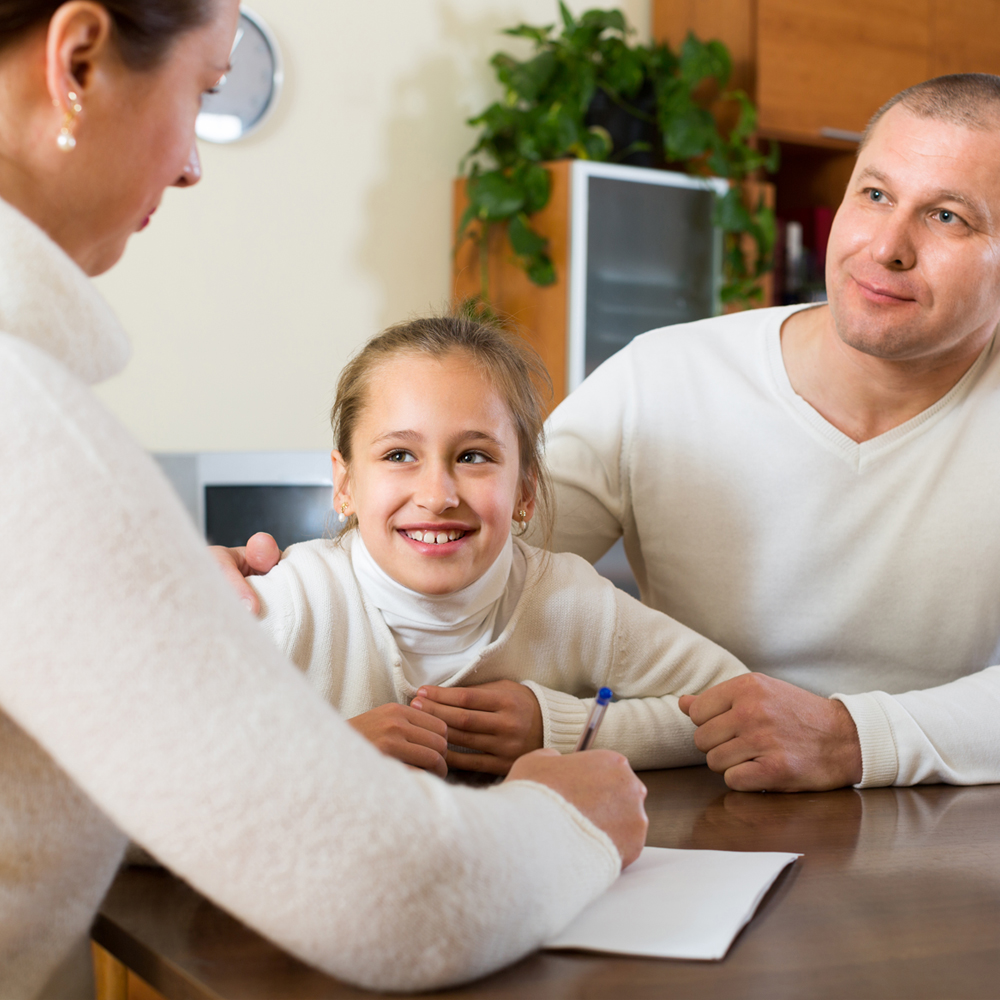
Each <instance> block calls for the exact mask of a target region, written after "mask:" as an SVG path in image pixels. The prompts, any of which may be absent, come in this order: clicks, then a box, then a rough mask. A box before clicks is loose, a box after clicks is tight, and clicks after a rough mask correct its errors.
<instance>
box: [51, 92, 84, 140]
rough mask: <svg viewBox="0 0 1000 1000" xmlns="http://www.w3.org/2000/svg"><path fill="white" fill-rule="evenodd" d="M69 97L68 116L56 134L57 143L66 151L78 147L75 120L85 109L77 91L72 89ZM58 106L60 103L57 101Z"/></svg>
mask: <svg viewBox="0 0 1000 1000" xmlns="http://www.w3.org/2000/svg"><path fill="white" fill-rule="evenodd" d="M66 96H67V98H69V108H68V109H67V111H66V117H65V118H64V119H63V123H62V128H61V129H59V135H57V136H56V145H57V146H58V147H59V148H60V149H61V150H62V151H63V152H64V153H70V152H72V151H73V150H74V149H75V148H76V137H75V136H74V135H73V122H74V120H75V119H76V116H77V115H78V114H79V113H80V112H81V111H83V105H82V104H81V103H80V101H79V98H78V97H77V94H76V92H75V91H73V90H71V91H70V92H69V93H68V94H67V95H66ZM57 106H58V103H57Z"/></svg>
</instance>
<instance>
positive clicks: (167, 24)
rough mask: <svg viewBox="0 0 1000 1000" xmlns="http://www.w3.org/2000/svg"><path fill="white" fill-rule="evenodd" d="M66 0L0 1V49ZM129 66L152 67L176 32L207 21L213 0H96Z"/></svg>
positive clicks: (35, 24)
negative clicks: (103, 11)
mask: <svg viewBox="0 0 1000 1000" xmlns="http://www.w3.org/2000/svg"><path fill="white" fill-rule="evenodd" d="M64 2H65V0H0V49H3V48H4V47H6V46H7V45H10V44H11V43H12V42H15V41H17V39H18V38H20V37H21V36H22V35H24V34H25V32H27V31H29V30H30V29H32V28H34V27H36V26H38V25H41V24H43V23H46V22H48V21H49V20H50V19H51V18H52V15H53V14H54V13H55V12H56V11H57V10H58V9H59V8H60V7H61V6H62V5H63V3H64ZM99 2H100V4H101V6H102V7H104V8H105V9H106V10H107V12H108V13H109V14H110V15H111V20H112V22H113V23H114V27H115V36H116V41H117V42H118V50H119V52H120V53H121V57H122V59H123V60H124V62H125V65H126V66H128V67H129V68H130V69H138V70H143V69H153V68H155V67H156V66H157V64H158V63H160V62H161V60H162V59H163V57H164V56H165V55H166V54H167V52H168V50H169V49H170V46H171V45H172V44H173V42H174V41H175V40H176V39H177V37H178V36H179V35H183V34H184V33H185V32H187V31H190V30H191V29H193V28H198V27H200V26H201V25H203V24H206V23H207V22H208V21H209V20H210V19H211V17H212V14H213V12H214V10H215V0H99Z"/></svg>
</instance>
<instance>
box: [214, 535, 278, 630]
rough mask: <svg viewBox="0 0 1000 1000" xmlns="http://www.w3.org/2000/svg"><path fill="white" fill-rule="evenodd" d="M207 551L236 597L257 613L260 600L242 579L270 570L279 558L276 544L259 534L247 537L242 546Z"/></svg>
mask: <svg viewBox="0 0 1000 1000" xmlns="http://www.w3.org/2000/svg"><path fill="white" fill-rule="evenodd" d="M208 551H209V552H211V553H212V556H213V557H214V559H215V561H216V562H217V563H218V564H219V569H221V570H222V575H223V576H224V577H225V578H226V580H228V581H229V586H230V587H232V588H233V590H235V591H236V596H237V597H239V599H240V600H241V601H242V602H243V603H244V604H245V605H246V607H247V610H248V611H250V612H252V613H253V614H257V613H258V612H259V611H260V601H258V600H257V595H256V594H255V593H254V591H253V587H251V586H250V585H249V584H248V583H247V582H246V580H245V579H244V577H246V576H263V575H264V574H265V573H267V572H268V571H269V570H272V569H274V567H275V566H276V565H277V564H278V560H279V559H280V558H281V550H280V549H279V548H278V543H277V542H276V541H275V540H274V539H273V538H272V537H271V536H270V535H268V534H265V533H264V532H263V531H258V532H257V534H256V535H253V536H251V538H250V541H248V542H247V543H246V545H241V546H239V548H235V549H227V548H225V547H224V546H222V545H210V546H209V547H208Z"/></svg>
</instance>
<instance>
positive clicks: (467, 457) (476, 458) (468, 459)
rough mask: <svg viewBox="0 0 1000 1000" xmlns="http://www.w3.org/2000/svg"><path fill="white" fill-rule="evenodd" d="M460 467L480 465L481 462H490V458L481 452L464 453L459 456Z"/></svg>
mask: <svg viewBox="0 0 1000 1000" xmlns="http://www.w3.org/2000/svg"><path fill="white" fill-rule="evenodd" d="M458 461H459V464H460V465H478V464H479V463H481V462H488V461H489V458H488V457H487V456H486V455H484V454H483V453H482V452H481V451H464V452H462V454H461V455H459V456H458Z"/></svg>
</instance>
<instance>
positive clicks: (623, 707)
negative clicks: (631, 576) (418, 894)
mask: <svg viewBox="0 0 1000 1000" xmlns="http://www.w3.org/2000/svg"><path fill="white" fill-rule="evenodd" d="M355 537H356V536H355V533H354V532H351V533H349V534H348V535H347V537H346V538H344V539H343V541H342V542H339V543H338V542H334V541H323V540H320V541H313V542H304V543H302V544H300V545H293V546H291V548H289V549H288V550H287V551H286V552H285V553H284V554H283V556H282V558H281V562H279V563H278V565H277V566H276V567H275V568H274V569H272V570H271V572H270V573H268V574H267V575H266V576H258V577H250V578H249V582H250V584H251V586H253V587H254V588H255V590H256V591H257V594H258V596H259V597H260V602H261V615H260V621H261V624H262V626H263V628H264V630H265V631H266V632H267V633H268V634H269V635H270V636H271V638H272V639H273V640H274V642H275V643H276V644H277V646H278V648H279V649H280V650H281V651H282V652H283V653H284V654H285V655H286V656H288V658H289V659H290V660H291V661H292V662H293V663H294V664H296V666H298V667H299V668H300V669H302V670H303V671H305V673H306V674H307V676H308V677H309V679H310V680H311V681H312V683H313V684H315V685H316V687H317V688H318V689H319V690H320V691H321V692H322V694H323V696H324V697H325V698H326V699H327V700H328V701H329V702H330V703H331V704H332V705H334V706H336V707H337V708H338V709H339V711H340V712H342V713H343V714H344V715H345V716H346V717H348V718H351V717H353V716H355V715H360V714H361V713H362V712H367V711H368V710H369V709H371V708H375V707H376V706H378V705H383V704H386V703H388V702H401V703H403V704H406V703H408V702H409V701H410V699H411V698H412V697H413V696H414V695H415V694H416V693H417V689H416V687H415V686H414V685H413V684H411V683H410V682H409V681H408V680H407V678H406V675H405V674H404V670H403V662H402V655H401V653H400V651H399V648H398V647H397V646H396V643H395V641H394V640H393V637H392V633H391V632H390V631H389V627H388V626H387V625H386V623H385V620H384V619H383V617H382V615H381V614H380V612H379V611H378V609H377V608H376V607H374V606H373V605H372V604H371V603H370V602H369V601H368V600H367V599H366V598H365V595H364V593H363V591H362V589H361V586H360V585H359V583H358V579H357V577H356V576H355V573H354V569H353V567H352V565H351V546H352V543H353V541H354V539H355ZM514 545H515V546H516V548H517V553H516V555H518V554H519V555H520V557H521V558H523V559H524V561H525V565H526V572H525V576H524V585H523V587H522V589H521V592H520V594H519V595H518V596H517V597H516V599H515V600H516V603H515V604H514V606H513V609H512V611H511V613H510V617H509V619H508V620H507V621H506V623H505V624H504V626H503V628H502V630H501V632H500V634H499V635H497V636H495V637H494V639H493V640H492V641H491V642H490V643H489V645H487V646H486V647H485V648H483V649H481V650H480V651H479V652H478V653H477V654H474V655H473V656H471V657H470V658H469V662H467V663H466V664H465V665H464V666H462V667H461V668H460V669H458V670H456V671H455V673H453V674H452V675H451V676H450V677H448V678H447V680H445V681H443V682H442V685H443V686H445V687H456V686H460V685H473V684H484V683H486V682H487V681H495V680H503V679H506V680H514V681H524V682H526V683H527V686H528V687H530V688H531V690H532V691H533V692H534V693H535V696H536V697H537V699H538V703H539V705H540V706H541V709H542V722H543V725H544V738H545V746H547V747H554V748H555V749H557V750H559V751H561V752H562V753H568V752H569V751H571V750H572V749H573V748H574V746H575V745H576V742H577V739H578V738H579V736H580V733H581V731H582V730H583V727H584V724H585V723H586V721H587V716H588V714H589V712H590V708H591V705H592V704H593V696H594V695H595V694H596V693H597V690H598V689H599V688H601V687H605V686H607V687H610V688H611V689H612V690H613V691H614V692H615V695H616V696H617V697H618V698H619V699H621V700H619V701H616V702H615V703H614V704H612V705H610V706H609V708H608V711H607V713H606V715H605V717H604V722H603V724H602V726H601V730H600V733H599V734H598V738H597V741H596V744H595V745H596V746H601V747H610V748H612V749H614V750H617V751H619V752H620V753H623V754H625V755H626V756H627V757H628V759H629V761H630V762H631V764H632V766H633V767H634V768H636V769H637V770H638V769H640V768H655V767H679V766H682V765H685V764H697V763H703V762H704V760H705V757H704V755H703V754H701V753H699V752H698V750H697V749H696V748H695V746H694V742H693V741H692V734H693V733H694V726H693V725H692V724H691V721H690V720H689V719H688V718H687V716H686V715H684V714H683V713H682V712H681V711H680V709H678V707H677V696H678V695H681V694H697V693H698V692H699V691H703V690H705V689H706V688H708V687H711V686H712V685H713V684H718V683H719V682H720V681H724V680H726V679H728V678H730V677H735V676H736V675H737V674H741V673H745V672H746V671H745V668H744V667H743V665H742V664H741V663H740V662H739V661H738V660H737V659H736V658H735V657H734V656H732V655H730V654H729V653H727V652H726V651H725V650H724V649H722V648H720V647H719V646H717V645H716V644H715V643H714V642H710V641H709V640H708V639H705V638H703V637H702V636H700V635H698V634H697V633H695V632H692V631H691V629H689V628H686V627H685V626H684V625H681V624H680V623H679V622H675V621H674V620H673V619H671V618H668V617H667V616H666V615H664V614H661V613H660V612H658V611H653V610H651V609H650V608H647V607H644V606H643V605H642V604H640V603H639V602H638V601H636V600H634V599H633V598H631V597H629V595H628V594H625V593H623V592H622V591H620V590H618V589H617V588H616V587H614V586H612V584H611V583H609V582H608V581H607V580H605V579H604V578H603V577H600V576H598V574H597V571H596V570H595V569H594V568H593V567H592V566H590V565H589V564H588V563H587V562H586V560H584V559H580V558H579V557H578V556H574V555H570V554H568V553H563V554H561V555H554V554H552V553H545V552H542V551H541V550H540V549H536V548H534V547H532V546H530V545H526V544H525V543H524V542H522V541H520V540H519V539H514ZM501 600H503V598H501Z"/></svg>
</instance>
